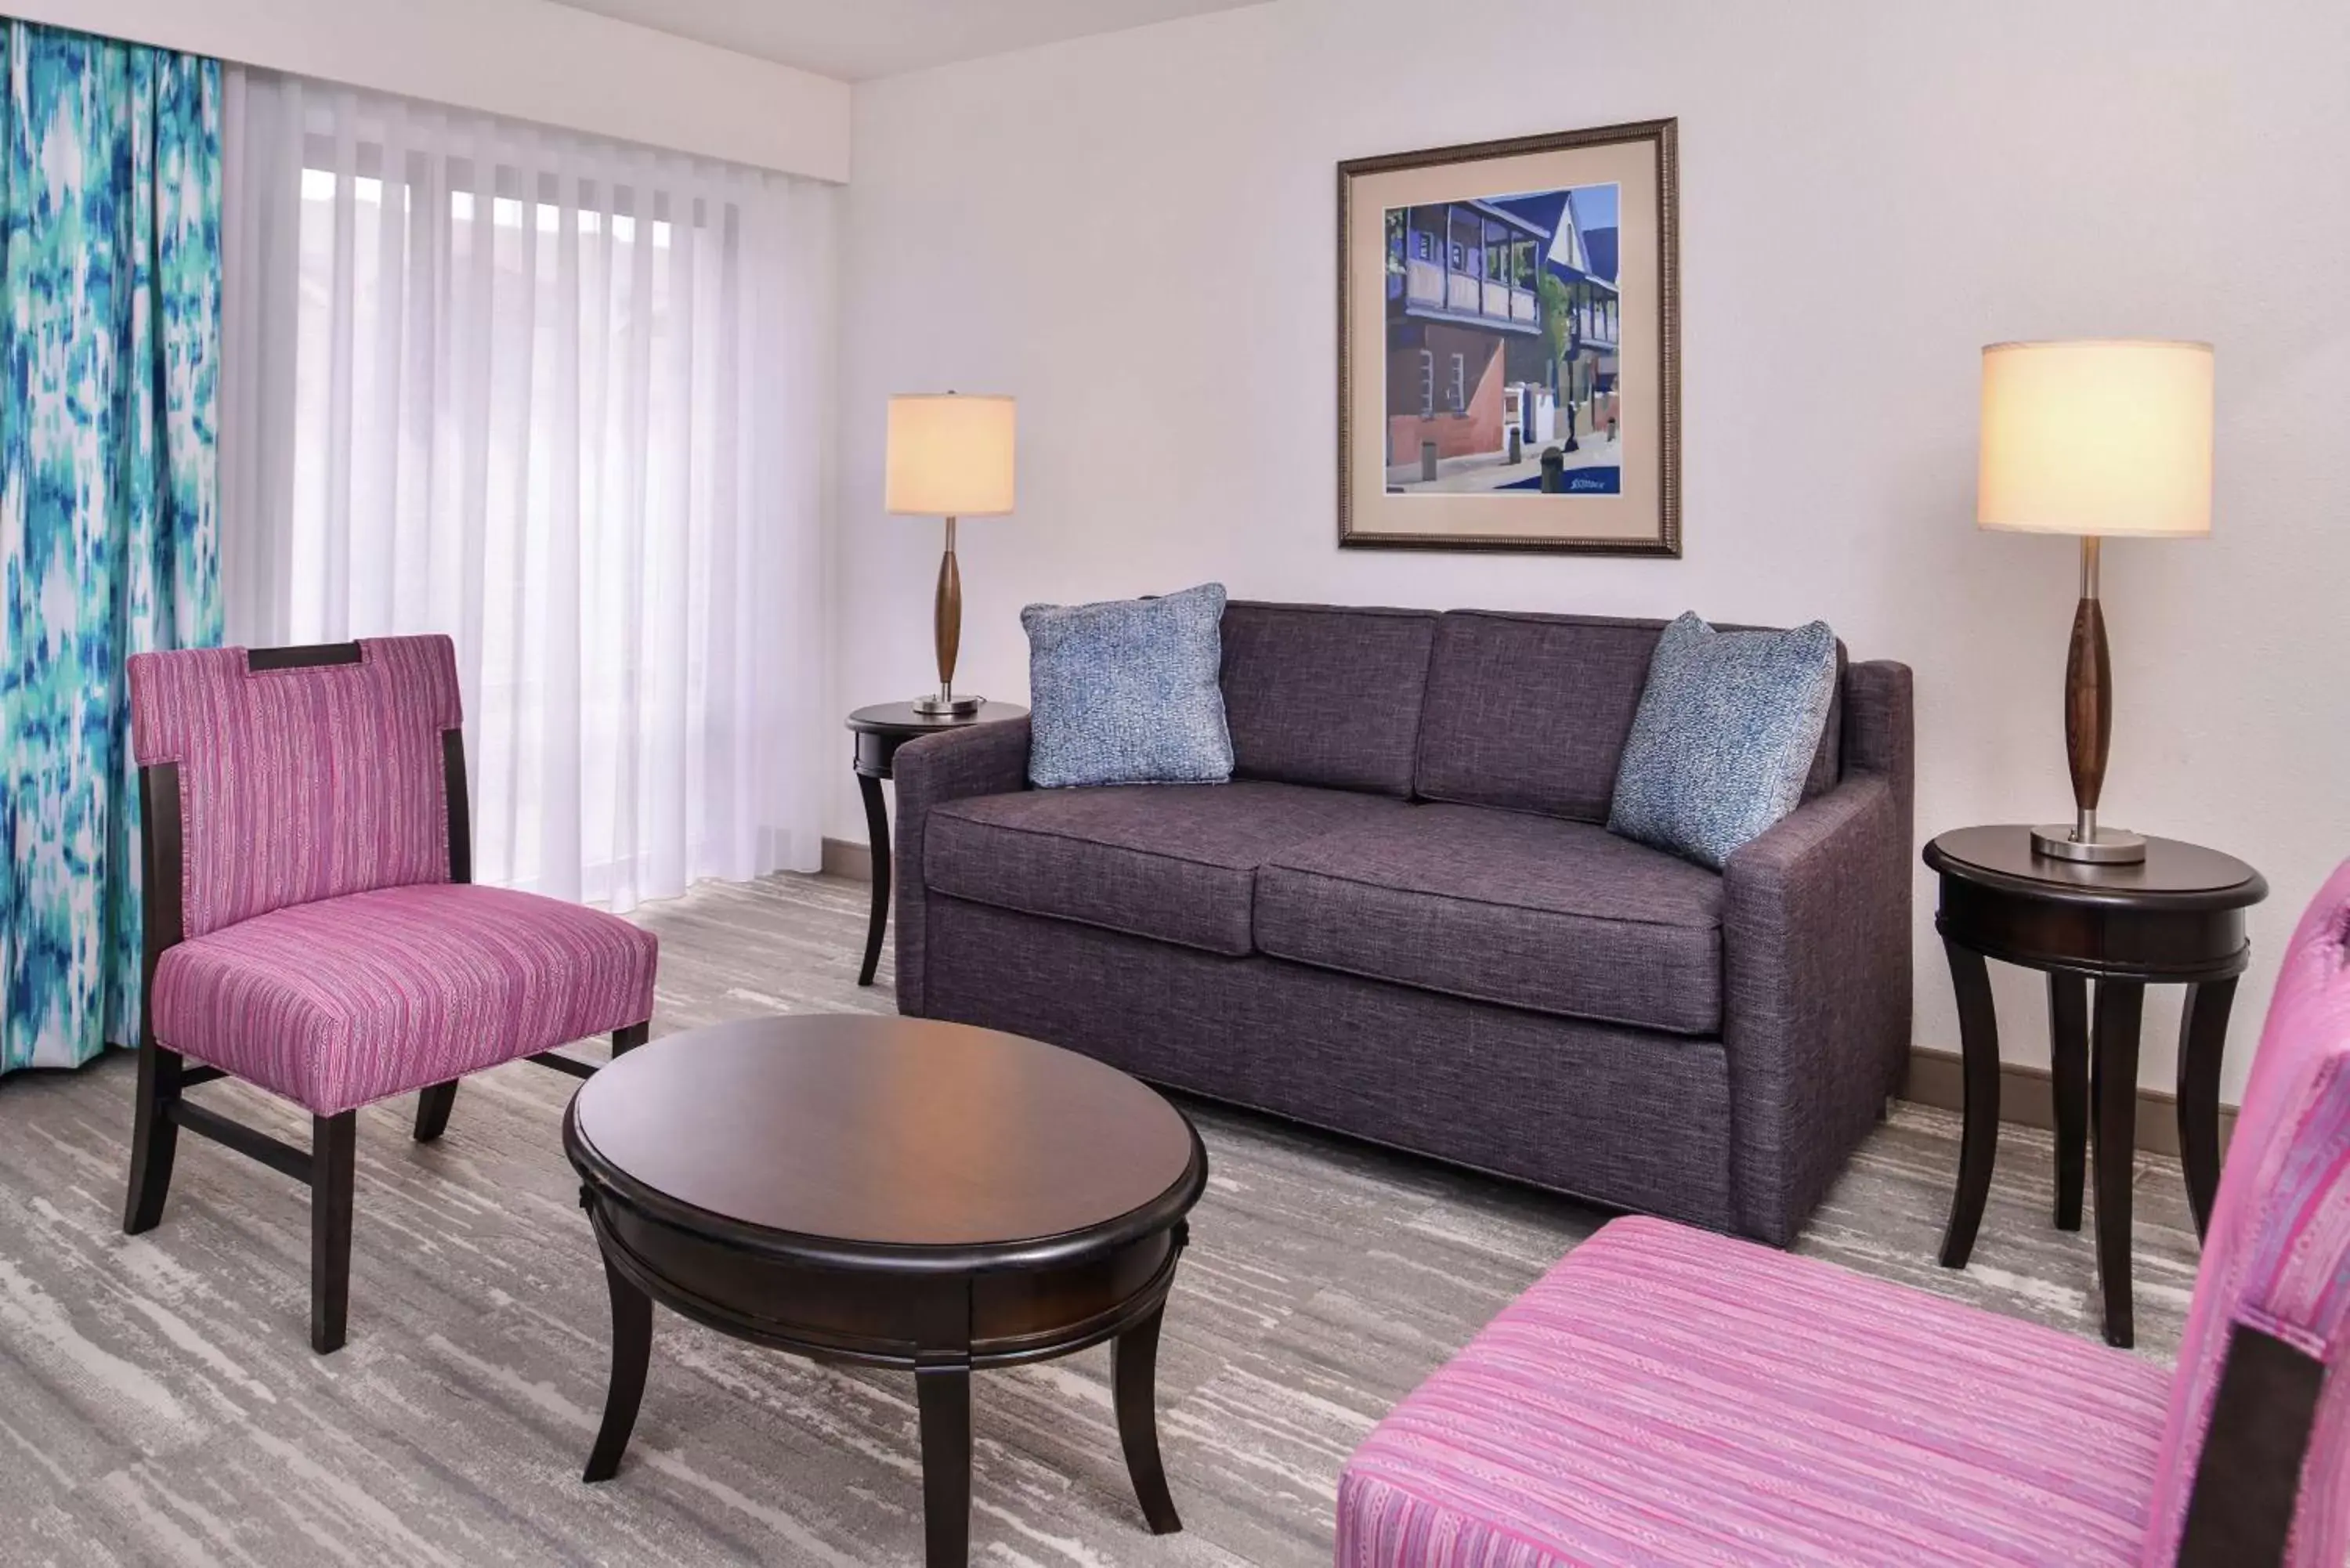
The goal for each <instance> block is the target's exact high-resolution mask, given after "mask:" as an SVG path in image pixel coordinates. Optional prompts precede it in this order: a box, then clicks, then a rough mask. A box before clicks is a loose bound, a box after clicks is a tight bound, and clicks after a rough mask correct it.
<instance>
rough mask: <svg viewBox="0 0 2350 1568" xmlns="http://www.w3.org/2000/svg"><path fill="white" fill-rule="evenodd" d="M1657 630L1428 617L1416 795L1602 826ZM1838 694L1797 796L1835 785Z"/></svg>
mask: <svg viewBox="0 0 2350 1568" xmlns="http://www.w3.org/2000/svg"><path fill="white" fill-rule="evenodd" d="M1664 628H1665V623H1664V622H1663V621H1660V620H1617V619H1613V618H1608V617H1606V616H1567V615H1531V614H1505V613H1503V612H1501V611H1496V610H1452V611H1450V612H1449V613H1447V614H1446V615H1445V616H1444V617H1443V618H1441V619H1440V621H1439V622H1438V623H1437V628H1436V645H1435V649H1434V650H1433V652H1432V653H1431V654H1430V659H1429V672H1428V712H1427V714H1426V715H1425V717H1424V718H1423V720H1422V722H1421V724H1420V730H1419V771H1418V774H1417V776H1416V780H1415V784H1414V790H1415V793H1417V794H1419V796H1420V797H1421V798H1422V799H1424V800H1442V801H1451V802H1453V803H1455V804H1457V805H1495V806H1501V807H1503V808H1504V809H1506V810H1510V811H1538V812H1542V813H1543V814H1544V815H1549V816H1567V817H1573V818H1575V820H1576V821H1578V822H1603V823H1604V822H1606V821H1607V806H1608V803H1609V802H1610V801H1611V800H1612V799H1613V798H1614V797H1615V794H1616V770H1617V765H1618V764H1619V763H1621V762H1622V761H1623V757H1624V742H1625V741H1626V740H1627V738H1628V737H1629V736H1630V734H1631V732H1632V715H1633V714H1634V712H1636V711H1638V708H1639V706H1640V693H1641V691H1643V690H1644V689H1645V688H1646V687H1647V685H1648V659H1649V657H1650V656H1651V655H1652V654H1654V653H1655V652H1656V649H1657V638H1658V636H1659V634H1660V633H1661V632H1662V631H1663V630H1664ZM1837 658H1838V659H1839V660H1841V659H1842V658H1843V649H1842V648H1841V647H1839V648H1838V649H1837ZM1839 684H1841V683H1839ZM1841 698H1842V693H1841V691H1839V693H1838V700H1837V701H1833V702H1831V703H1830V704H1829V706H1828V722H1827V728H1826V730H1825V732H1823V733H1822V735H1821V737H1820V749H1819V752H1818V753H1817V754H1816V755H1815V756H1814V758H1813V762H1812V771H1811V774H1810V776H1809V777H1808V778H1806V779H1805V780H1804V798H1805V799H1806V800H1808V799H1810V798H1811V797H1812V796H1814V795H1815V794H1820V793H1821V792H1822V791H1824V790H1825V789H1827V788H1828V787H1829V786H1830V785H1832V784H1835V780H1836V759H1837V755H1838V752H1839V750H1840V748H1841V745H1842V741H1843V729H1844V715H1843V712H1842V708H1843V703H1842V701H1841Z"/></svg>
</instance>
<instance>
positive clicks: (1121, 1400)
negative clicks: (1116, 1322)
mask: <svg viewBox="0 0 2350 1568" xmlns="http://www.w3.org/2000/svg"><path fill="white" fill-rule="evenodd" d="M1165 1316H1166V1305H1165V1303H1160V1304H1159V1306H1158V1307H1155V1308H1153V1309H1152V1310H1151V1314H1150V1315H1149V1317H1146V1318H1144V1319H1143V1320H1142V1321H1141V1322H1140V1323H1138V1324H1135V1325H1134V1326H1133V1327H1132V1328H1129V1329H1128V1330H1127V1331H1126V1332H1125V1333H1124V1334H1119V1335H1118V1337H1117V1338H1116V1339H1114V1340H1112V1341H1111V1342H1110V1348H1109V1357H1110V1383H1111V1386H1112V1388H1113V1389H1114V1391H1115V1397H1116V1400H1117V1405H1118V1443H1119V1445H1120V1446H1121V1447H1122V1448H1124V1449H1126V1469H1127V1473H1128V1475H1130V1476H1132V1477H1133V1478H1134V1495H1135V1499H1136V1501H1139V1502H1140V1503H1141V1504H1142V1517H1143V1519H1144V1520H1145V1521H1148V1522H1149V1526H1150V1533H1151V1534H1153V1535H1172V1534H1173V1533H1175V1532H1177V1531H1179V1530H1180V1529H1182V1528H1183V1521H1182V1520H1181V1519H1180V1518H1178V1517H1177V1515H1176V1512H1175V1499H1174V1498H1173V1497H1172V1496H1171V1495H1170V1494H1169V1492H1168V1490H1167V1469H1166V1466H1165V1465H1163V1464H1162V1463H1160V1461H1159V1408H1158V1397H1157V1389H1158V1375H1159V1323H1160V1320H1161V1319H1163V1318H1164V1317H1165Z"/></svg>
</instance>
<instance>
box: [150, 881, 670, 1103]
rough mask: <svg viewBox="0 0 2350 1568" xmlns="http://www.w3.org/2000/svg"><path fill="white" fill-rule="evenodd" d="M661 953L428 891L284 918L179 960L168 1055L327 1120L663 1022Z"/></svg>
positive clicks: (163, 1006)
mask: <svg viewBox="0 0 2350 1568" xmlns="http://www.w3.org/2000/svg"><path fill="white" fill-rule="evenodd" d="M659 952H660V943H659V942H658V941H657V940H655V939H654V937H653V934H652V933H651V932H650V931H648V930H643V929H639V928H638V927H636V926H633V925H630V924H629V922H628V921H626V920H623V919H619V918H618V917H617V916H613V915H608V914H605V913H604V912H603V911H601V910H599V909H586V908H583V907H582V906H580V905H577V904H568V903H565V902H564V901H562V900H561V899H559V898H540V897H539V896H537V895H536V894H533V893H522V892H516V891H515V890H513V889H511V888H477V887H473V886H471V885H469V884H466V883H463V882H453V883H452V882H426V883H419V884H417V885H415V886H413V887H407V888H376V889H373V890H371V891H369V892H365V893H351V894H348V895H346V896H345V897H343V898H323V899H320V900H319V901H317V903H312V904H294V905H290V906H288V907H287V908H286V909H273V910H271V911H270V912H269V913H268V914H265V915H259V916H256V917H255V918H254V919H250V920H240V921H238V922H237V923H236V924H235V925H233V926H226V927H224V928H223V929H219V930H216V931H212V932H208V933H207V934H205V935H203V936H201V937H198V938H196V939H194V940H192V941H185V942H182V943H180V944H179V945H178V946H176V947H172V948H168V949H166V950H164V952H163V956H162V958H161V961H158V962H157V964H156V966H155V992H154V1008H155V1037H156V1039H157V1040H158V1041H160V1042H161V1044H164V1045H167V1046H169V1047H171V1048H172V1050H175V1051H181V1052H184V1053H186V1054H188V1055H190V1056H192V1057H194V1058H195V1059H196V1060H197V1061H199V1062H208V1063H210V1064H212V1065H213V1066H215V1067H221V1068H224V1069H226V1070H227V1071H229V1072H231V1073H234V1074H235V1075H237V1076H238V1077H240V1078H244V1079H246V1080H248V1081H250V1082H252V1083H255V1084H258V1085H261V1086H262V1087H263V1088H265V1089H267V1090H270V1091H271V1092H272V1093H274V1094H279V1095H283V1096H286V1098H287V1099H289V1100H292V1101H294V1102H295V1103H296V1105H299V1106H302V1107H304V1108H305V1109H306V1110H308V1111H311V1112H313V1113H315V1114H317V1115H318V1116H334V1115H337V1114H338V1113H339V1112H342V1111H348V1110H352V1109H355V1108H357V1107H358V1106H365V1105H371V1104H373V1103H374V1102H375V1101H377V1100H380V1099H382V1098H384V1097H385V1096H389V1095H399V1094H405V1093H407V1092H408V1091H409V1090H411V1089H421V1088H423V1087H424V1086H425V1085H428V1084H445V1083H447V1082H449V1081H450V1080H451V1079H452V1078H459V1077H463V1075H466V1074H467V1073H476V1072H479V1071H481V1070H482V1069H483V1068H484V1067H494V1066H496V1065H497V1064H499V1063H501V1062H511V1061H513V1060H514V1059H515V1057H517V1056H529V1055H535V1054H537V1053H538V1052H541V1051H548V1050H552V1049H554V1048H555V1047H556V1046H557V1045H565V1044H570V1043H571V1042H572V1041H574V1040H585V1039H587V1037H588V1036H590V1035H594V1034H608V1033H611V1032H612V1031H613V1030H616V1029H620V1028H624V1027H626V1026H627V1025H629V1024H631V1023H644V1022H645V1021H646V1020H647V1019H649V1018H650V1017H651V1016H652V1014H653V971H654V967H655V964H656V961H657V960H658V957H659Z"/></svg>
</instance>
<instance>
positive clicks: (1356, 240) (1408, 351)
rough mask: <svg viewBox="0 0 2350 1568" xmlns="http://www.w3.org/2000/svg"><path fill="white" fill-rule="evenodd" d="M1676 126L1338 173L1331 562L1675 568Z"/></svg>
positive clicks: (1637, 126)
mask: <svg viewBox="0 0 2350 1568" xmlns="http://www.w3.org/2000/svg"><path fill="white" fill-rule="evenodd" d="M1678 126H1679V122H1678V121H1677V120H1672V119H1651V120H1641V121H1638V122H1635V123H1630V124H1625V125H1608V126H1599V127H1595V128H1593V129H1590V130H1568V131H1560V132H1556V133H1555V134H1551V135H1544V136H1525V137H1517V138H1513V139H1510V140H1501V141H1481V142H1472V143H1469V144H1466V145H1463V146H1459V147H1442V148H1436V149H1432V150H1430V151H1421V152H1405V153H1394V154H1389V155H1387V156H1383V157H1377V158H1357V159H1350V160H1348V161H1346V162H1343V163H1341V164H1339V165H1338V543H1339V544H1340V545H1341V546H1344V547H1347V548H1374V549H1407V550H1514V551H1542V552H1563V553H1568V554H1578V555H1608V556H1669V557H1678V556H1679V555H1680V553H1681V525H1680V216H1679V149H1678V140H1679V130H1678Z"/></svg>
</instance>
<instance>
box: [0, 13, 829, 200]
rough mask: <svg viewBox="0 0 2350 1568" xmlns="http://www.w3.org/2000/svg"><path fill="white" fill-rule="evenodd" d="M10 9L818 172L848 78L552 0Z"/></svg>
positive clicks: (382, 88)
mask: <svg viewBox="0 0 2350 1568" xmlns="http://www.w3.org/2000/svg"><path fill="white" fill-rule="evenodd" d="M7 11H8V15H10V16H18V17H22V18H24V19H25V20H26V21H33V22H54V23H56V24H57V25H58V26H67V27H80V28H83V29H86V30H87V31H89V32H93V33H104V34H107V35H109V36H113V37H118V38H130V39H133V40H136V41H137V42H140V43H145V44H158V45H161V46H162V47H166V48H173V49H187V50H191V51H193V52H195V53H198V54H206V55H216V56H219V57H221V58H223V59H229V60H235V61H239V62H241V63H243V64H245V65H253V66H265V67H269V68H270V69H272V70H280V71H292V72H295V73H297V74H299V75H302V76H307V77H317V78H321V79H323V80H327V81H335V82H347V83H350V84H352V85H355V86H359V87H365V88H375V89H376V90H377V91H379V92H390V93H400V94H403V95H405V96H407V97H410V98H421V99H432V100H433V101H434V102H437V103H445V104H453V105H455V106H457V107H458V108H461V109H481V110H484V111H487V112H489V113H492V114H502V115H509V116H512V117H514V118H515V119H528V120H536V121H538V122H540V123H541V124H546V125H557V126H562V127H564V128H565V129H567V130H586V131H592V132H594V133H596V134H598V135H600V136H611V137H618V138H620V139H622V140H629V141H640V142H645V143H648V144H650V145H651V146H655V147H666V148H673V149H675V150H677V151H682V152H696V153H700V154H702V156H704V157H708V158H723V159H726V160H728V161H733V162H736V163H747V164H750V165H752V166H754V167H755V168H761V169H775V170H780V171H783V172H785V173H787V174H805V175H808V176H810V177H812V178H814V179H818V180H834V181H837V180H845V179H847V177H848V127H849V89H848V87H847V84H846V83H844V82H837V81H834V80H832V79H830V78H827V77H820V76H816V75H813V74H811V73H809V72H807V71H801V70H794V69H793V68H792V67H789V66H779V65H776V64H774V63H773V62H771V61H768V60H762V59H754V58H753V57H750V56H748V55H739V54H735V53H733V52H732V51H730V50H726V49H714V48H712V47H709V46H708V45H706V44H697V43H693V42H691V41H690V40H688V39H685V38H681V37H677V36H672V35H671V34H668V33H659V32H655V31H653V30H651V29H650V28H647V27H639V26H632V25H631V24H629V23H627V22H616V21H613V20H612V19H610V18H609V17H606V16H597V15H595V14H593V13H591V12H587V11H580V10H575V9H573V8H572V7H571V6H568V5H555V4H553V3H552V0H396V3H392V4H387V3H385V0H10V3H9V5H8V7H7Z"/></svg>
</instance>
